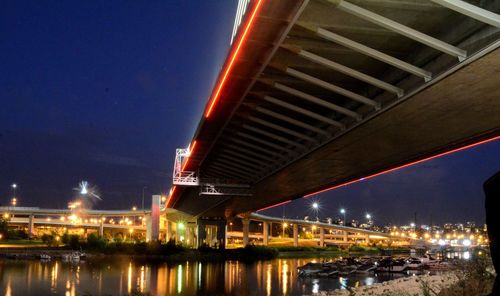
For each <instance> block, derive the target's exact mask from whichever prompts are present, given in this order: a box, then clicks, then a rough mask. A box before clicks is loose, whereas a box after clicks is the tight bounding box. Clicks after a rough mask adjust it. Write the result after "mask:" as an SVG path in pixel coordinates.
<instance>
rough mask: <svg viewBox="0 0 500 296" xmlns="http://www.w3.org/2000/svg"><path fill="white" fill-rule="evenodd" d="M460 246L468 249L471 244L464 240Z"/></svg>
mask: <svg viewBox="0 0 500 296" xmlns="http://www.w3.org/2000/svg"><path fill="white" fill-rule="evenodd" d="M462 244H463V245H464V247H470V245H471V244H472V242H471V241H470V240H468V239H464V240H463V242H462Z"/></svg>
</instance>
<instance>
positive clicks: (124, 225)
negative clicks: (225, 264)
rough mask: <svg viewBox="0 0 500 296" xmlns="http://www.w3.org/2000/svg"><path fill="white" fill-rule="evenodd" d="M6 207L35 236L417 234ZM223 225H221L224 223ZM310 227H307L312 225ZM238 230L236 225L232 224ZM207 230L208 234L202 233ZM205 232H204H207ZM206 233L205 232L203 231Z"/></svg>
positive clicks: (349, 238)
mask: <svg viewBox="0 0 500 296" xmlns="http://www.w3.org/2000/svg"><path fill="white" fill-rule="evenodd" d="M0 213H1V214H2V216H3V218H4V219H5V220H6V221H8V224H9V225H10V226H11V227H18V228H21V229H26V231H27V233H28V234H29V236H30V237H34V236H35V237H40V236H41V235H42V234H43V233H52V231H55V232H56V233H59V234H62V233H66V232H68V231H69V232H70V233H74V232H75V231H76V233H78V234H81V235H83V236H86V235H87V233H88V232H87V231H91V232H95V233H96V234H98V235H100V236H103V235H104V234H105V233H108V234H110V235H111V237H114V234H117V233H121V234H122V235H125V236H127V235H131V234H132V233H134V234H137V233H141V235H143V236H144V237H145V238H146V240H151V239H161V240H163V241H165V240H169V239H174V240H176V241H177V242H178V243H183V244H185V245H188V246H199V245H202V244H207V245H210V246H214V245H216V243H217V244H221V243H223V244H224V245H226V244H227V240H228V239H231V238H241V244H243V245H247V244H248V243H254V244H263V245H268V243H269V241H271V240H273V237H272V224H273V223H274V224H278V225H279V226H280V228H281V229H283V227H284V228H287V227H288V226H289V227H290V229H291V230H292V236H291V237H290V238H289V239H288V240H287V239H286V238H285V237H280V238H279V239H280V240H281V242H282V243H283V240H285V243H289V244H290V245H294V246H299V233H302V235H304V234H305V233H308V234H311V237H310V238H308V239H301V242H302V243H308V244H310V243H312V244H314V245H319V246H325V245H326V244H336V245H347V246H348V245H352V244H357V243H360V242H361V243H366V244H368V243H377V242H382V243H388V242H390V243H391V244H392V243H397V244H399V245H401V243H403V244H404V245H408V244H409V243H411V242H412V241H415V240H412V239H411V238H409V237H402V236H395V235H392V234H389V233H383V232H376V231H371V230H367V229H362V228H354V227H346V226H341V225H336V224H329V223H322V222H316V221H305V220H299V219H289V218H276V217H270V216H265V215H261V214H257V213H251V214H248V215H245V216H242V217H241V219H242V224H243V229H242V231H229V232H228V231H227V229H226V224H225V221H223V222H224V223H222V224H220V223H219V224H217V223H215V224H214V223H213V221H209V223H205V222H206V221H204V220H199V219H198V220H197V219H195V217H192V216H189V215H186V214H185V213H181V212H179V211H177V210H174V209H168V208H163V209H162V211H161V214H160V216H161V217H160V218H161V219H158V220H157V221H158V225H157V228H156V229H157V230H158V233H153V231H154V230H153V229H154V228H155V227H153V225H152V224H153V223H154V221H155V219H152V212H151V211H150V210H146V211H130V210H95V209H92V210H82V209H76V210H75V209H48V208H46V209H44V208H37V207H0ZM250 221H253V222H257V223H260V225H261V226H262V227H259V230H258V231H259V233H255V231H254V232H250V228H249V226H250ZM219 227H221V228H219ZM306 229H307V230H306ZM231 230H232V229H231ZM200 234H202V235H200ZM203 234H204V236H203ZM202 236H203V237H202Z"/></svg>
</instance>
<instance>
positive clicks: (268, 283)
mask: <svg viewBox="0 0 500 296" xmlns="http://www.w3.org/2000/svg"><path fill="white" fill-rule="evenodd" d="M272 269H273V266H272V265H271V264H267V271H266V293H267V296H269V295H271V271H272Z"/></svg>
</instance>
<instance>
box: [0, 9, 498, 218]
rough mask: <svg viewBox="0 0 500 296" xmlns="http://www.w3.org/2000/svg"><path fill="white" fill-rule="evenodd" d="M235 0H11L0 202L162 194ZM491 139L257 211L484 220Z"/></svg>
mask: <svg viewBox="0 0 500 296" xmlns="http://www.w3.org/2000/svg"><path fill="white" fill-rule="evenodd" d="M236 4H237V1H229V0H227V1H220V0H212V1H59V2H50V4H49V3H48V2H44V1H9V2H5V3H3V4H2V9H1V10H0V53H1V54H0V102H1V105H0V106H1V107H0V203H1V204H3V205H5V204H7V203H8V201H9V199H10V197H11V194H12V192H11V188H10V184H12V183H13V182H16V183H18V184H19V189H18V197H19V205H20V206H40V207H59V208H65V207H66V206H67V203H68V201H70V200H71V199H72V197H73V195H74V192H73V190H72V188H74V187H76V186H77V185H78V183H79V182H80V181H81V180H87V181H89V182H90V183H91V184H93V185H95V186H97V187H98V189H99V192H100V195H101V196H102V198H103V201H102V202H96V204H95V207H97V208H107V209H110V208H130V207H131V206H132V205H140V203H141V193H142V190H143V187H144V186H146V187H147V188H146V189H145V192H146V195H149V196H150V195H151V194H156V193H160V192H166V191H167V190H168V189H169V188H170V182H171V174H172V165H173V160H174V156H175V148H178V147H185V146H187V145H188V144H189V142H190V139H191V138H192V136H193V133H194V130H195V127H196V125H197V124H198V121H199V119H200V118H201V116H202V110H203V108H204V106H205V103H206V101H207V99H208V97H209V94H210V91H211V88H212V86H213V84H214V82H215V79H216V77H217V74H218V72H219V70H220V67H221V65H222V63H223V61H224V58H225V56H226V54H227V51H228V49H229V41H230V37H231V36H230V35H231V31H232V26H233V20H234V15H235V13H236ZM499 151H500V142H499V141H497V142H495V143H490V144H486V145H483V146H481V147H476V148H473V149H470V150H468V151H464V152H460V153H456V154H454V155H450V156H446V157H443V158H440V159H436V160H433V161H429V162H426V163H424V164H420V165H417V166H414V167H410V168H407V169H404V170H401V171H397V172H394V173H391V174H387V175H384V176H381V177H377V178H375V179H371V180H367V181H363V182H359V183H356V184H353V185H350V186H347V187H344V188H340V189H337V190H334V191H330V192H327V193H324V194H321V195H319V196H317V197H312V198H308V199H300V200H297V201H294V202H293V203H290V204H288V205H286V206H284V207H277V208H275V209H272V210H269V211H266V212H265V213H270V214H273V215H279V216H281V215H283V213H285V215H286V216H292V217H296V216H298V217H303V216H304V215H307V214H310V215H312V213H311V212H309V213H307V211H305V210H304V208H306V209H307V208H309V205H310V204H311V203H312V202H313V200H317V201H318V202H319V203H320V205H321V209H320V216H322V217H327V216H335V214H336V213H338V210H339V208H340V207H345V208H346V209H347V211H348V216H347V218H348V219H351V218H358V219H360V218H361V217H363V216H364V214H365V212H370V214H372V215H373V216H374V218H375V221H376V222H377V223H385V222H396V223H409V222H410V221H411V220H413V215H414V212H417V221H418V223H430V219H431V216H432V219H433V222H434V223H441V222H456V221H465V220H474V221H476V222H478V223H482V222H483V220H484V217H483V216H484V211H483V204H482V202H483V193H482V188H481V186H482V183H483V181H484V180H485V179H486V178H487V177H488V176H490V175H492V174H493V173H494V172H495V171H497V170H499V169H500V157H499V156H500V152H499Z"/></svg>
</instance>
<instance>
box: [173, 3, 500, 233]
mask: <svg viewBox="0 0 500 296" xmlns="http://www.w3.org/2000/svg"><path fill="white" fill-rule="evenodd" d="M238 11H239V12H240V17H238V18H237V22H236V24H235V36H234V38H233V43H232V46H231V49H230V52H229V54H228V56H227V58H226V61H225V64H224V66H223V68H222V70H221V72H220V73H219V77H218V80H217V82H216V84H215V86H214V88H213V90H212V93H211V95H210V97H209V99H208V101H207V104H206V108H205V110H204V114H203V115H202V118H201V119H200V122H199V124H198V127H197V129H196V131H195V133H194V136H193V138H192V141H191V143H190V145H189V146H188V147H187V148H185V149H178V150H177V152H176V158H175V165H174V171H173V186H172V188H171V191H170V195H169V199H168V202H167V207H169V208H175V209H178V210H180V211H183V212H186V213H189V214H191V215H193V216H195V217H197V218H199V219H201V220H206V221H208V220H210V219H212V220H214V221H216V222H213V223H215V224H217V223H224V222H221V221H226V220H231V219H232V218H233V217H235V216H236V215H239V214H245V213H250V212H254V211H258V210H260V209H265V208H268V207H272V206H275V205H279V204H283V203H286V202H289V201H291V200H293V199H297V198H301V197H308V196H311V195H314V194H316V193H318V192H322V191H324V190H329V189H332V188H337V187H339V186H344V185H346V184H351V183H353V182H358V181H362V180H365V179H367V178H372V177H374V176H378V175H380V174H383V173H385V172H388V171H392V170H396V169H398V168H401V167H405V166H409V165H412V164H414V163H418V162H422V161H425V160H428V159H431V158H434V157H438V156H441V155H444V154H448V153H452V152H455V151H458V150H462V149H466V148H468V147H471V146H474V145H478V144H480V143H485V142H488V141H495V140H498V139H499V134H500V133H499V131H500V100H498V98H499V97H500V89H499V88H498V75H497V73H496V72H497V69H498V67H499V66H500V50H499V49H498V47H499V45H500V32H499V28H500V15H499V14H498V12H499V11H500V2H498V1H481V2H480V3H479V4H477V3H476V4H475V5H472V4H470V3H469V2H466V1H461V0H453V1H451V0H429V1H388V0H377V1H373V0H349V1H344V0H295V1H271V0H268V1H266V0H253V1H240V4H239V10H238ZM242 11H243V12H244V13H242Z"/></svg>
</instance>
